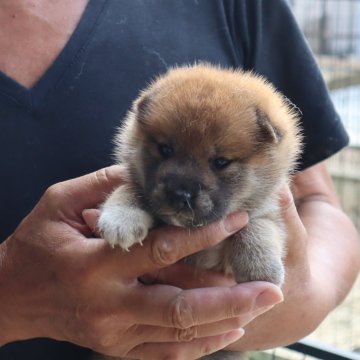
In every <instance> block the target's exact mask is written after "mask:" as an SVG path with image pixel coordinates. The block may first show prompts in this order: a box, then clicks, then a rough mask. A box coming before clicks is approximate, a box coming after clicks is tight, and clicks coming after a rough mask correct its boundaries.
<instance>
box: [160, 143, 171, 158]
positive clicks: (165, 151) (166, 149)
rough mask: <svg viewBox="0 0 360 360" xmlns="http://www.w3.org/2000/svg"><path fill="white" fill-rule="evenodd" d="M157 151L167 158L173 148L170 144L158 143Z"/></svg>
mask: <svg viewBox="0 0 360 360" xmlns="http://www.w3.org/2000/svg"><path fill="white" fill-rule="evenodd" d="M159 153H160V154H161V155H162V156H163V157H165V158H169V157H171V156H172V155H173V154H174V149H173V148H172V147H171V146H170V145H166V144H160V145H159Z"/></svg>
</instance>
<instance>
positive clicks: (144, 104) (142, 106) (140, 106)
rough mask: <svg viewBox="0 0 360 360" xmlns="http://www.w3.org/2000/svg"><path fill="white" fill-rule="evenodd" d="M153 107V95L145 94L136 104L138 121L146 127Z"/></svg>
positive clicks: (135, 110) (135, 109)
mask: <svg viewBox="0 0 360 360" xmlns="http://www.w3.org/2000/svg"><path fill="white" fill-rule="evenodd" d="M150 107H151V95H150V94H149V93H143V94H142V95H141V96H140V97H139V98H138V99H137V100H136V101H135V103H134V112H135V114H136V117H137V119H138V121H139V122H140V123H141V124H143V125H145V124H146V119H147V117H148V116H149V113H150Z"/></svg>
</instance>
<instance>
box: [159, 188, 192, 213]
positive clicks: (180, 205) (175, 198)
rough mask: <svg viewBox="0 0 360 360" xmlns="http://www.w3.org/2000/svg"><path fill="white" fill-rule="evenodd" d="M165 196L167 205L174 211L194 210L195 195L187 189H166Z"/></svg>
mask: <svg viewBox="0 0 360 360" xmlns="http://www.w3.org/2000/svg"><path fill="white" fill-rule="evenodd" d="M166 196H167V199H168V202H169V204H170V205H171V206H172V207H173V208H175V209H176V210H183V209H189V210H190V209H191V210H193V209H194V206H195V200H196V193H195V192H194V191H192V190H189V189H184V188H177V189H167V191H166Z"/></svg>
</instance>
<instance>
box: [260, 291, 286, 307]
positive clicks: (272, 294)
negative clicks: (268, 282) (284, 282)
mask: <svg viewBox="0 0 360 360" xmlns="http://www.w3.org/2000/svg"><path fill="white" fill-rule="evenodd" d="M276 289H277V290H275V291H274V289H272V290H265V291H263V292H261V293H260V294H259V295H258V296H257V298H256V300H255V306H256V308H258V309H261V308H267V309H268V310H269V309H270V308H272V307H273V306H275V305H276V304H279V303H281V302H282V301H284V297H283V294H282V292H281V291H280V289H278V288H276Z"/></svg>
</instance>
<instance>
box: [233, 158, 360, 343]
mask: <svg viewBox="0 0 360 360" xmlns="http://www.w3.org/2000/svg"><path fill="white" fill-rule="evenodd" d="M292 191H293V194H294V199H295V203H296V207H295V204H294V200H293V197H292V195H291V193H290V192H289V191H284V193H283V194H282V198H281V201H282V204H283V210H284V212H283V213H284V218H285V220H286V224H287V227H288V255H287V258H286V282H285V284H284V286H283V293H284V302H283V303H281V304H280V305H278V306H276V307H275V308H274V309H272V310H270V311H269V312H267V313H265V314H263V315H261V316H260V317H258V318H256V319H255V320H254V321H252V322H251V323H250V324H249V325H248V326H246V328H245V331H246V332H245V335H244V337H243V338H242V339H240V340H239V341H238V342H236V343H234V344H232V345H231V346H230V348H231V349H238V350H258V349H259V350H260V349H269V348H274V347H277V346H282V345H287V344H290V343H293V342H295V341H297V340H299V339H300V338H302V337H304V336H306V335H308V334H309V333H311V332H312V331H313V330H314V329H315V328H316V327H317V326H318V325H319V324H320V323H321V321H322V320H323V319H324V318H325V317H326V316H327V315H328V313H329V312H330V311H331V310H333V309H334V308H335V307H336V306H337V305H338V304H340V303H341V302H342V301H343V300H344V298H345V297H346V295H347V294H348V292H349V290H350V289H351V287H352V285H353V283H354V281H355V279H356V277H357V274H358V272H359V267H360V249H359V239H358V234H357V232H356V229H355V227H354V225H353V224H352V222H351V221H350V220H349V218H348V217H347V216H346V215H345V214H344V212H343V211H342V210H341V208H340V205H339V201H338V198H337V195H336V192H335V190H334V186H333V184H332V180H331V177H330V175H329V173H328V171H327V169H326V166H325V164H324V163H320V164H317V165H315V166H313V167H311V168H308V169H307V170H304V171H302V172H300V173H298V174H297V175H296V176H295V177H294V179H293V182H292Z"/></svg>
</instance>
